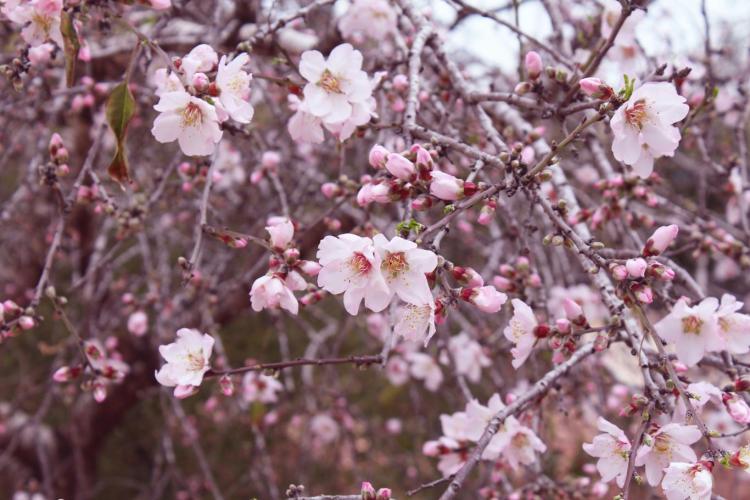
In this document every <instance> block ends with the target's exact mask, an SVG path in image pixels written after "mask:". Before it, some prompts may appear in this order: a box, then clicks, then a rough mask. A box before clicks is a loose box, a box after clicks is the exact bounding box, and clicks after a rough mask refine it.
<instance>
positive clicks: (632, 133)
mask: <svg viewBox="0 0 750 500" xmlns="http://www.w3.org/2000/svg"><path fill="white" fill-rule="evenodd" d="M689 110H690V108H689V106H688V105H687V104H685V98H684V97H682V96H680V95H678V94H677V92H676V91H675V88H674V85H673V84H671V83H667V82H657V83H654V82H650V83H645V84H643V85H642V86H641V87H639V88H637V89H636V90H635V91H634V92H633V95H632V96H631V97H630V99H628V101H627V102H626V103H625V104H623V105H622V106H620V108H618V109H617V111H615V115H614V116H613V117H612V120H611V122H610V125H611V126H612V132H613V133H614V135H615V138H614V141H613V142H612V153H613V154H614V156H615V158H616V159H617V160H619V161H621V162H623V163H626V164H628V165H631V166H632V167H633V170H634V171H635V173H636V174H637V175H638V176H640V177H643V178H646V177H648V176H649V175H651V171H652V170H653V166H654V159H655V158H659V157H661V156H672V155H674V152H675V150H676V149H677V146H678V144H679V143H680V130H679V129H678V128H677V127H675V126H674V125H673V124H674V123H676V122H678V121H680V120H682V119H683V118H685V116H686V115H687V113H688V111H689Z"/></svg>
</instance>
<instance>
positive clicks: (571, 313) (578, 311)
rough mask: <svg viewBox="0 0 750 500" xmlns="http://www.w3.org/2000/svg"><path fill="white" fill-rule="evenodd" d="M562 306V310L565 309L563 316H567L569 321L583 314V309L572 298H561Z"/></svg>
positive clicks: (575, 319) (577, 318)
mask: <svg viewBox="0 0 750 500" xmlns="http://www.w3.org/2000/svg"><path fill="white" fill-rule="evenodd" d="M562 306H563V310H564V311H565V317H567V318H568V319H569V320H570V321H573V322H576V321H577V320H579V319H580V318H581V317H583V316H584V315H583V309H582V308H581V306H580V305H578V303H577V302H576V301H574V300H571V299H569V298H567V297H566V298H564V299H563V302H562Z"/></svg>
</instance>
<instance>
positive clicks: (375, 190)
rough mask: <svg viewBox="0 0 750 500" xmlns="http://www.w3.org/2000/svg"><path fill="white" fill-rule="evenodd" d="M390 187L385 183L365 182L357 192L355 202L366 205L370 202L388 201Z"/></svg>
mask: <svg viewBox="0 0 750 500" xmlns="http://www.w3.org/2000/svg"><path fill="white" fill-rule="evenodd" d="M390 192H391V190H390V188H389V187H388V185H387V184H384V183H380V184H370V183H368V184H365V185H364V186H362V188H361V189H360V190H359V192H358V193H357V203H358V204H359V206H360V207H366V206H367V205H369V204H370V203H373V202H375V203H388V202H389V201H391V197H390Z"/></svg>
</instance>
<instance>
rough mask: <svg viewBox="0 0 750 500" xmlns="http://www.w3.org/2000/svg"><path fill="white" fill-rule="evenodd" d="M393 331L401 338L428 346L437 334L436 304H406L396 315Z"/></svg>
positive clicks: (431, 302) (430, 302)
mask: <svg viewBox="0 0 750 500" xmlns="http://www.w3.org/2000/svg"><path fill="white" fill-rule="evenodd" d="M393 331H394V333H395V334H396V335H398V336H399V337H402V338H404V339H406V340H411V341H413V342H418V343H420V344H424V345H427V343H428V342H429V341H430V339H431V338H432V336H433V335H434V334H435V303H434V302H433V301H432V300H430V301H429V302H426V303H423V304H411V303H408V302H407V303H405V304H403V305H401V307H400V308H399V310H398V312H397V313H396V324H395V325H394V327H393Z"/></svg>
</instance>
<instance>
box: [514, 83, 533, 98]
mask: <svg viewBox="0 0 750 500" xmlns="http://www.w3.org/2000/svg"><path fill="white" fill-rule="evenodd" d="M529 91H531V84H530V83H529V82H521V83H519V84H518V85H516V86H515V87H514V88H513V92H514V93H515V94H518V95H524V94H527V93H529Z"/></svg>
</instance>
